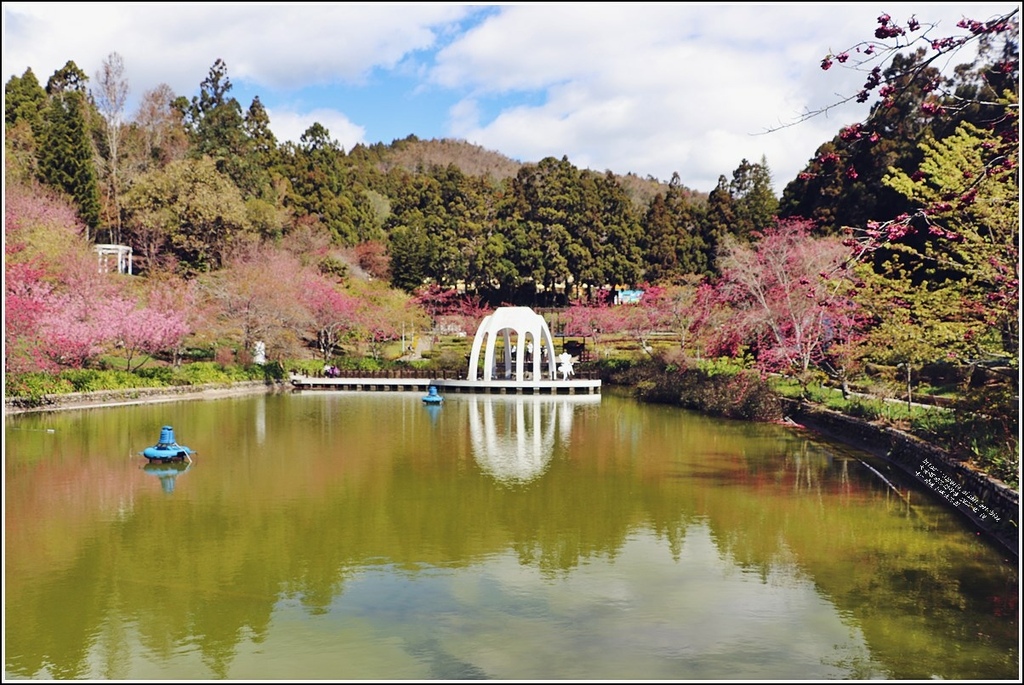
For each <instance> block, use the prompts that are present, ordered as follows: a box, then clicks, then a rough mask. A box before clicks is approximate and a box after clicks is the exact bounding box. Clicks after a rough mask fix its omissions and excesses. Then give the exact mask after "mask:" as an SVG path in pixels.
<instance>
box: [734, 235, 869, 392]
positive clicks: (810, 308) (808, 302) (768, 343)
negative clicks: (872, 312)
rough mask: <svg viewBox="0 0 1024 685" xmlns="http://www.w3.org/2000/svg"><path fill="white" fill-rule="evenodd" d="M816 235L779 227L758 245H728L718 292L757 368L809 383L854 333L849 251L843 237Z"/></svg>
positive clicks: (757, 241)
mask: <svg viewBox="0 0 1024 685" xmlns="http://www.w3.org/2000/svg"><path fill="white" fill-rule="evenodd" d="M811 229H812V225H811V223H810V222H808V221H802V220H790V221H780V222H778V223H777V224H776V225H775V226H774V227H772V228H770V229H768V230H767V231H765V232H764V233H763V234H762V235H761V236H760V237H759V239H757V240H756V241H755V242H753V243H750V244H747V243H742V242H739V241H737V240H733V239H727V240H726V241H725V242H724V243H723V247H724V249H723V252H722V255H721V256H720V258H719V269H720V271H721V274H722V276H721V280H720V281H719V283H718V284H717V286H716V290H717V293H718V296H719V298H720V300H721V301H722V302H723V303H725V304H727V305H729V306H731V307H733V308H734V310H735V312H736V316H735V317H734V318H733V319H732V320H731V321H729V322H728V323H727V328H731V329H733V330H734V331H736V332H737V333H738V334H740V336H741V337H743V338H744V339H745V340H747V341H749V343H750V345H751V348H752V349H753V351H754V352H755V355H756V359H757V363H758V366H759V367H761V368H762V369H763V370H765V371H776V372H780V373H784V374H787V375H792V376H794V377H797V378H800V379H802V380H804V382H806V378H807V374H808V372H809V371H810V370H811V369H812V368H814V367H820V365H821V363H822V362H823V361H824V360H825V359H826V357H827V354H828V352H829V349H830V347H832V346H833V345H838V344H840V343H845V342H847V341H848V340H849V338H850V337H851V336H852V335H853V334H854V332H855V330H856V305H855V304H854V303H853V300H852V298H851V297H850V295H851V293H852V291H853V286H854V279H853V276H852V274H851V273H850V271H849V269H848V265H849V261H850V256H849V249H848V248H847V247H846V246H844V244H843V241H842V239H840V238H835V237H830V238H812V237H811Z"/></svg>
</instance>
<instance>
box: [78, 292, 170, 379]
mask: <svg viewBox="0 0 1024 685" xmlns="http://www.w3.org/2000/svg"><path fill="white" fill-rule="evenodd" d="M95 321H96V322H97V325H98V327H99V331H100V334H101V336H102V337H103V338H105V339H107V340H109V341H110V342H112V343H113V345H114V348H115V349H116V350H118V351H119V352H120V354H121V355H122V356H124V358H125V363H126V370H127V371H129V372H131V371H134V370H136V369H138V368H140V367H141V366H142V365H143V364H145V363H146V362H147V361H149V360H150V358H151V357H152V356H153V355H155V354H157V353H158V352H162V351H165V350H173V349H175V348H177V347H178V346H179V345H180V344H181V341H182V340H183V339H184V338H185V336H186V335H187V334H188V333H189V326H188V322H187V320H186V315H185V313H184V312H183V311H181V310H168V309H156V308H153V307H149V306H146V305H140V304H139V303H138V302H137V301H136V300H134V299H132V298H128V297H113V298H107V299H105V300H103V301H102V302H100V303H99V305H98V307H97V311H96V313H95Z"/></svg>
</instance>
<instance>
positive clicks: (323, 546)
mask: <svg viewBox="0 0 1024 685" xmlns="http://www.w3.org/2000/svg"><path fill="white" fill-rule="evenodd" d="M424 412H426V413H424ZM254 416H255V417H256V426H255V428H256V430H255V431H254ZM168 424H170V425H174V426H179V427H180V429H181V431H182V433H183V434H185V435H187V439H188V442H189V443H190V444H191V445H192V446H194V447H196V448H198V451H199V453H200V454H202V455H204V456H203V458H202V460H201V461H199V462H198V463H197V465H198V466H199V467H201V471H200V472H199V473H198V475H193V476H192V477H191V478H189V479H186V480H182V481H181V482H180V483H178V482H177V476H180V475H182V473H177V474H176V475H175V474H166V475H167V476H173V477H172V478H170V485H171V486H174V485H181V486H182V487H179V488H177V491H176V492H175V494H174V496H168V494H166V492H165V491H163V490H161V489H160V488H158V487H157V485H156V481H155V480H153V479H152V478H150V476H154V477H155V478H157V479H161V477H160V475H157V474H156V473H152V472H151V471H154V470H155V469H156V468H159V467H156V465H153V466H154V469H150V470H146V469H143V468H139V462H138V457H137V452H138V445H139V444H140V443H141V442H143V441H144V440H147V439H149V438H151V437H152V435H153V432H154V431H156V430H158V429H159V427H160V426H162V425H168ZM261 424H262V428H260V425H261ZM5 435H6V442H5V450H6V452H5V454H6V464H5V495H6V500H5V513H6V523H5V541H4V543H5V552H6V556H5V566H6V567H5V597H4V599H5V613H6V619H7V621H6V633H5V676H6V677H7V678H8V679H10V678H15V679H33V680H41V679H52V678H58V679H103V680H125V681H140V680H141V681H145V680H168V679H174V680H182V679H185V680H190V679H198V680H210V679H221V680H223V679H238V680H268V679H280V680H295V679H298V680H322V679H331V680H337V679H351V680H364V679H378V680H379V679H388V680H422V679H430V678H436V679H470V678H480V677H488V678H492V679H496V680H510V681H520V680H527V679H543V680H552V679H560V680H567V681H573V682H576V681H578V680H581V679H584V680H586V679H602V680H608V679H623V680H630V679H634V680H635V679H642V680H672V681H679V680H685V679H692V680H701V681H706V680H715V679H718V680H721V679H737V680H747V679H771V680H780V681H786V682H789V681H791V680H792V679H794V678H795V679H798V680H842V679H869V678H870V679H895V680H922V679H928V678H932V677H934V678H935V679H954V680H970V681H975V680H979V679H983V680H991V679H1008V678H1012V677H1013V676H1015V675H1018V674H1019V668H1018V665H1019V659H1018V656H1019V647H1018V640H1019V633H1018V620H1017V618H1018V615H1019V609H1018V605H1017V598H1018V591H1017V587H1018V581H1017V572H1016V567H1015V566H1010V565H1004V564H1003V563H1002V560H1001V558H1000V557H999V556H998V555H994V554H992V553H991V550H989V549H988V548H987V547H985V545H984V544H983V542H982V541H981V540H979V539H977V538H976V536H974V535H973V534H969V533H965V532H964V528H963V526H962V525H961V523H960V522H959V520H958V519H957V518H955V516H953V515H950V513H949V512H948V511H947V510H946V509H945V508H942V507H939V506H937V504H936V503H934V502H932V501H931V500H930V499H928V498H927V497H926V496H925V495H924V494H923V493H920V492H918V491H916V490H914V491H913V496H912V497H911V498H910V499H909V502H908V501H904V500H903V499H901V498H899V497H897V496H896V495H895V494H894V492H893V490H892V488H890V487H889V486H888V485H887V484H886V482H884V480H883V479H882V478H880V477H879V475H878V473H874V472H872V471H870V470H868V469H866V468H864V467H863V464H862V462H861V460H860V459H859V458H857V457H860V456H863V457H864V460H865V461H868V460H869V459H868V457H867V456H865V455H860V453H857V455H856V456H854V455H851V454H850V453H849V452H847V451H846V450H844V449H841V448H837V447H835V446H833V445H831V444H822V443H821V442H819V441H816V440H811V439H808V438H807V437H806V436H803V435H798V434H796V433H794V432H793V431H791V430H789V429H787V428H786V427H783V426H775V425H751V424H746V423H742V422H728V421H719V420H713V419H710V418H707V417H700V416H697V415H694V414H691V413H687V412H683V411H680V410H678V409H676V408H672V407H664V406H641V405H638V404H636V403H634V402H632V401H629V400H626V399H622V398H617V397H615V396H613V395H612V394H611V393H606V394H605V395H604V396H603V397H601V398H591V399H589V400H588V399H584V398H565V399H563V398H561V397H556V398H540V397H529V396H526V397H512V396H491V397H487V396H472V397H471V396H465V395H460V396H453V397H450V398H448V399H447V400H446V401H445V403H444V406H443V407H440V408H438V411H436V412H433V411H431V408H425V407H423V406H422V402H421V400H420V394H419V393H376V394H374V393H351V394H346V393H341V392H333V393H321V394H312V393H302V394H298V395H281V396H268V397H258V398H232V399H226V400H221V401H215V402H209V403H204V402H196V403H187V402H182V403H169V404H164V405H140V406H134V407H125V408H112V409H104V410H91V411H82V412H63V413H58V414H52V415H40V416H35V417H32V416H24V417H12V418H11V419H9V421H8V424H7V426H6V431H5ZM872 463H873V465H874V466H875V467H877V468H878V471H879V473H881V472H883V471H884V466H882V465H880V464H877V463H874V462H872ZM69 465H73V468H72V467H69ZM176 466H180V467H187V466H188V465H187V464H181V465H176ZM183 472H184V471H183ZM886 473H887V472H886ZM889 477H892V476H891V475H890V476H889ZM163 482H164V481H163V480H162V479H161V485H163ZM517 483H522V484H524V485H523V486H512V485H509V484H517ZM898 485H899V486H900V487H901V489H902V488H904V487H906V484H904V483H898ZM567 655H571V656H572V658H569V657H568V656H567Z"/></svg>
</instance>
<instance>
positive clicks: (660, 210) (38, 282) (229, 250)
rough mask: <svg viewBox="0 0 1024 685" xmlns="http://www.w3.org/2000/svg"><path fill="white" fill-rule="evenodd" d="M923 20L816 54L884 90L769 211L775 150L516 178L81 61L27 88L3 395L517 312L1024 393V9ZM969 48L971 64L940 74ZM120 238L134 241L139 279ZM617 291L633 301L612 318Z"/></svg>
mask: <svg viewBox="0 0 1024 685" xmlns="http://www.w3.org/2000/svg"><path fill="white" fill-rule="evenodd" d="M913 24H914V21H913V20H912V22H911V24H910V25H908V26H907V27H900V26H896V25H895V24H892V23H891V22H890V20H889V18H888V17H887V16H886V15H883V16H881V17H879V27H878V29H877V30H876V32H875V39H874V40H869V41H866V42H865V43H864V44H863V45H862V46H857V47H856V49H855V50H853V51H852V52H846V53H839V54H835V55H829V56H828V57H826V58H825V59H824V60H823V61H822V65H821V66H822V68H823V69H828V68H830V67H831V66H832V65H833V63H835V62H839V63H847V62H848V61H850V60H857V59H860V60H862V61H863V63H864V64H865V65H870V64H871V62H870V61H869V60H868V55H871V56H872V58H874V59H875V60H876V61H875V63H874V66H873V68H865V69H864V71H865V74H866V77H865V78H866V80H865V84H864V88H863V90H862V91H861V92H859V93H856V94H854V95H852V96H851V99H853V98H856V99H857V100H858V101H860V102H867V101H869V100H871V99H874V100H875V101H874V104H873V105H872V106H871V109H870V114H869V115H868V116H867V118H866V119H865V121H864V122H862V123H859V124H856V125H853V126H847V127H844V128H842V129H841V130H839V131H838V132H837V133H836V135H835V137H834V138H832V139H831V140H828V141H825V142H823V143H822V144H821V145H820V147H819V148H818V150H817V152H816V154H815V156H814V157H813V158H812V159H810V160H808V163H807V165H806V167H805V169H804V170H803V171H802V172H801V173H800V174H799V175H798V176H797V178H795V179H792V180H791V181H789V182H788V183H787V184H786V185H785V188H784V191H783V193H782V197H781V198H778V197H776V196H775V195H774V193H773V191H772V177H771V171H770V168H769V165H768V161H767V160H766V159H761V160H746V159H743V160H738V161H737V167H736V168H735V169H734V170H732V171H731V172H728V173H723V174H722V175H721V176H720V177H719V181H718V184H717V187H716V188H714V189H713V190H712V191H711V192H709V193H700V192H695V191H693V190H691V189H689V188H687V187H686V186H685V185H684V183H683V181H682V176H681V175H680V174H678V173H677V174H675V175H674V176H673V177H672V178H671V179H670V180H669V181H667V182H662V181H659V180H657V179H653V178H647V179H642V178H639V177H637V176H635V175H625V176H622V175H616V174H615V173H613V172H611V171H606V172H605V173H597V172H594V171H591V170H583V169H578V168H576V167H575V166H574V165H573V164H572V163H571V162H570V161H569V160H568V159H567V158H565V157H562V158H561V159H558V158H555V157H549V158H546V159H542V160H539V161H537V162H535V163H534V162H530V163H520V162H516V161H513V160H511V159H509V158H507V157H505V156H503V155H502V154H500V153H499V152H496V151H488V150H483V149H481V148H479V147H478V146H475V145H472V144H469V143H467V142H465V141H458V140H429V141H425V140H420V139H418V138H417V137H416V136H414V135H410V136H409V137H407V138H405V139H402V140H395V141H392V142H391V143H390V144H384V143H377V144H373V145H366V146H363V145H358V146H356V147H354V148H352V149H351V150H344V149H342V147H341V146H340V145H339V144H338V143H337V142H336V141H335V140H333V139H332V138H331V134H330V132H329V131H328V130H327V129H325V128H324V127H323V126H322V125H320V124H318V123H317V124H313V125H312V126H310V127H309V128H308V129H307V130H306V131H305V133H304V134H303V135H302V136H301V138H300V140H299V142H298V143H293V142H284V143H281V142H279V141H278V140H276V138H275V136H274V134H273V133H272V132H271V128H270V121H269V118H268V114H267V112H266V110H265V109H264V107H263V105H262V104H261V103H260V100H259V98H258V97H257V98H254V99H253V100H252V102H251V103H250V104H249V105H248V107H247V108H246V107H243V105H242V103H239V102H238V101H237V100H236V99H235V98H234V97H232V95H231V91H232V85H231V81H230V78H229V74H228V65H227V64H225V63H224V62H223V61H221V60H219V59H218V60H216V61H215V62H214V63H213V65H212V66H211V68H210V70H209V73H208V74H207V76H206V78H205V79H204V80H203V81H202V82H201V83H200V84H199V86H198V94H197V95H195V96H194V97H192V98H191V99H190V98H188V97H185V96H182V95H179V94H176V93H174V92H172V91H171V89H170V88H169V87H168V86H166V85H162V84H161V85H157V86H155V87H153V88H152V89H151V90H148V91H146V92H145V94H144V95H143V96H142V98H141V105H140V106H139V108H138V111H136V112H135V113H134V114H132V115H130V116H129V114H128V113H127V112H126V111H125V105H126V101H127V93H128V92H129V84H128V83H127V82H126V80H125V78H124V69H125V67H124V63H123V60H122V58H121V57H120V56H119V55H118V54H117V53H116V52H114V53H110V54H109V56H108V57H107V59H106V60H104V62H103V65H102V68H101V69H100V70H99V71H98V73H96V74H94V75H92V76H91V77H90V76H89V75H87V74H85V73H83V72H82V71H81V69H79V68H78V67H77V65H76V64H75V63H74V62H73V61H68V62H67V63H66V65H65V66H64V67H63V68H61V69H60V70H58V71H56V72H55V73H53V74H52V75H50V76H49V78H48V79H47V80H46V82H45V85H44V84H43V83H41V82H40V81H39V79H38V78H37V76H36V74H35V73H33V71H32V70H31V69H28V70H26V71H25V72H24V73H23V74H21V75H12V76H11V77H10V78H9V80H8V81H7V83H6V85H5V107H4V117H5V119H4V121H5V141H4V146H5V147H4V152H5V156H4V164H5V255H4V259H5V269H4V271H5V298H6V299H5V314H4V317H5V329H4V333H5V357H4V362H5V373H6V376H5V377H6V379H7V381H8V387H11V383H10V381H11V378H12V377H14V376H17V375H18V374H28V373H38V372H50V373H52V372H55V371H59V370H61V369H66V368H82V367H89V366H90V365H97V364H103V363H107V362H105V361H103V360H105V359H109V358H110V357H111V356H113V357H118V358H120V359H122V360H123V363H124V366H125V368H127V369H128V370H129V371H131V370H133V369H137V368H139V367H140V366H142V365H143V364H145V363H147V362H149V361H150V360H152V359H154V358H160V359H164V360H168V361H169V362H170V363H179V362H180V361H182V360H183V359H187V358H189V356H190V355H195V354H199V353H200V352H202V353H204V354H205V353H207V352H208V353H209V354H210V355H212V356H215V357H216V358H217V359H224V360H228V359H230V360H231V361H236V362H237V361H241V362H243V363H244V362H245V361H247V360H249V359H251V353H252V350H253V348H254V345H255V343H256V341H261V342H263V343H264V344H265V346H266V351H267V356H268V358H269V359H271V360H279V361H283V360H287V359H294V358H302V357H310V356H317V357H322V358H323V359H325V360H326V359H331V358H335V357H338V356H339V355H343V354H345V353H346V351H347V350H350V349H353V347H352V346H355V348H356V349H359V350H361V351H362V352H364V353H366V354H369V355H370V356H374V357H377V356H380V355H381V354H382V350H383V349H384V345H385V344H386V343H388V342H389V341H394V340H397V339H398V338H399V337H400V336H401V337H404V334H405V332H406V331H414V330H415V331H430V330H433V331H437V330H439V329H441V328H444V329H445V330H450V329H458V328H459V327H460V326H461V327H462V328H463V329H465V328H467V327H468V326H470V325H475V324H472V323H471V322H473V321H476V320H478V318H479V315H480V314H481V313H482V312H485V311H487V310H488V309H489V308H493V307H496V306H500V305H504V304H519V305H529V306H536V307H541V308H545V309H547V308H560V309H563V310H564V311H565V315H564V317H563V319H562V321H563V325H565V326H566V327H567V328H566V329H565V331H564V332H566V333H567V334H582V335H587V334H594V333H596V332H598V331H605V332H608V331H612V330H619V331H621V332H624V333H626V334H629V335H631V336H632V337H633V338H634V339H635V340H636V342H637V349H638V350H640V351H642V352H646V353H648V354H652V353H654V350H655V348H654V347H653V346H652V345H651V344H650V343H651V340H652V336H654V335H658V336H660V338H659V339H664V337H665V336H669V337H671V339H672V340H673V341H674V346H675V347H676V348H677V350H678V353H679V354H681V355H683V356H692V357H698V358H711V357H716V356H730V357H733V358H738V359H746V360H749V363H750V364H752V365H754V366H757V367H758V368H760V369H762V370H764V371H772V372H780V373H783V374H787V375H792V376H794V377H801V378H806V377H808V376H809V375H810V374H818V375H824V376H827V377H830V378H832V379H834V380H837V381H840V382H845V381H846V380H848V379H849V378H850V377H852V376H854V375H856V374H857V373H859V372H861V371H862V370H863V369H864V368H866V367H867V366H869V365H876V366H878V365H881V366H887V367H891V368H902V369H905V370H906V374H907V377H908V379H909V377H910V374H911V370H912V369H919V368H921V367H923V366H925V365H934V364H945V365H951V366H959V367H974V366H979V365H980V366H986V365H987V366H998V367H1002V368H1009V369H1012V370H1013V374H1014V375H1016V369H1018V368H1019V307H1020V303H1019V275H1020V274H1019V167H1018V161H1019V139H1018V116H1019V109H1018V97H1019V89H1018V82H1019V25H1018V16H1017V10H1014V11H1013V12H1012V13H1010V14H1009V15H1007V16H1005V17H1002V18H999V19H996V20H992V21H989V22H984V23H982V22H973V21H969V20H964V21H963V22H961V24H960V26H959V28H960V29H961V31H962V32H961V34H959V35H958V36H950V37H949V38H948V39H944V40H942V41H938V40H936V41H932V43H931V44H930V45H929V46H927V47H924V46H923V47H920V48H917V49H914V50H909V49H905V50H897V49H896V48H893V47H891V45H890V44H889V43H887V42H886V41H887V39H891V38H894V37H899V36H902V35H905V34H906V33H907V32H912V31H914V30H915V26H914V25H913ZM966 44H971V45H972V46H974V47H976V48H977V50H976V56H973V53H972V58H971V61H970V62H969V63H964V64H962V65H960V66H958V67H957V68H956V69H955V70H953V71H952V72H951V73H947V74H945V75H944V74H943V73H940V71H939V70H938V68H937V64H938V63H939V62H938V61H937V60H938V59H939V58H942V59H945V60H952V59H954V58H955V57H956V56H957V55H958V54H962V53H960V52H959V50H960V48H962V47H963V46H964V45H966ZM886 50H889V52H888V53H886V52H885V51H886ZM872 53H874V54H872ZM879 57H882V58H884V59H881V60H880V61H879V59H878V58H879ZM812 114H813V113H812ZM103 246H125V247H130V248H131V259H130V261H129V263H128V268H125V267H124V265H120V266H118V265H117V264H116V263H114V264H113V265H112V264H111V262H110V257H109V254H107V253H105V252H104V251H103V250H102V249H100V250H99V252H97V248H102V247H103ZM97 264H99V268H97ZM126 272H130V273H126ZM623 289H629V290H641V291H643V292H644V296H643V298H642V299H641V301H640V302H639V303H637V304H636V305H616V304H615V294H616V292H618V291H620V290H623ZM469 332H470V333H472V331H471V330H470V331H469ZM197 351H199V352H197ZM984 401H985V402H988V403H989V404H990V405H992V403H994V402H996V401H997V400H995V399H993V398H987V399H985V400H984ZM998 401H999V402H1000V403H1005V402H1008V401H1010V400H1007V399H1006V398H1003V399H1001V400H998ZM1013 401H1016V400H1013ZM1013 432H1014V433H1015V432H1016V429H1014V431H1013Z"/></svg>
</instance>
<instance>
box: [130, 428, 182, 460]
mask: <svg viewBox="0 0 1024 685" xmlns="http://www.w3.org/2000/svg"><path fill="white" fill-rule="evenodd" d="M194 453H195V451H194V450H192V449H189V448H188V447H185V446H184V445H179V444H178V443H177V441H175V439H174V429H173V428H171V427H170V426H164V427H163V428H161V429H160V442H158V443H157V444H155V445H153V446H152V447H147V448H146V449H144V450H142V456H144V457H145V458H146V459H149V461H150V463H153V462H161V463H162V462H168V461H192V460H191V459H190V458H189V455H190V454H194Z"/></svg>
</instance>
